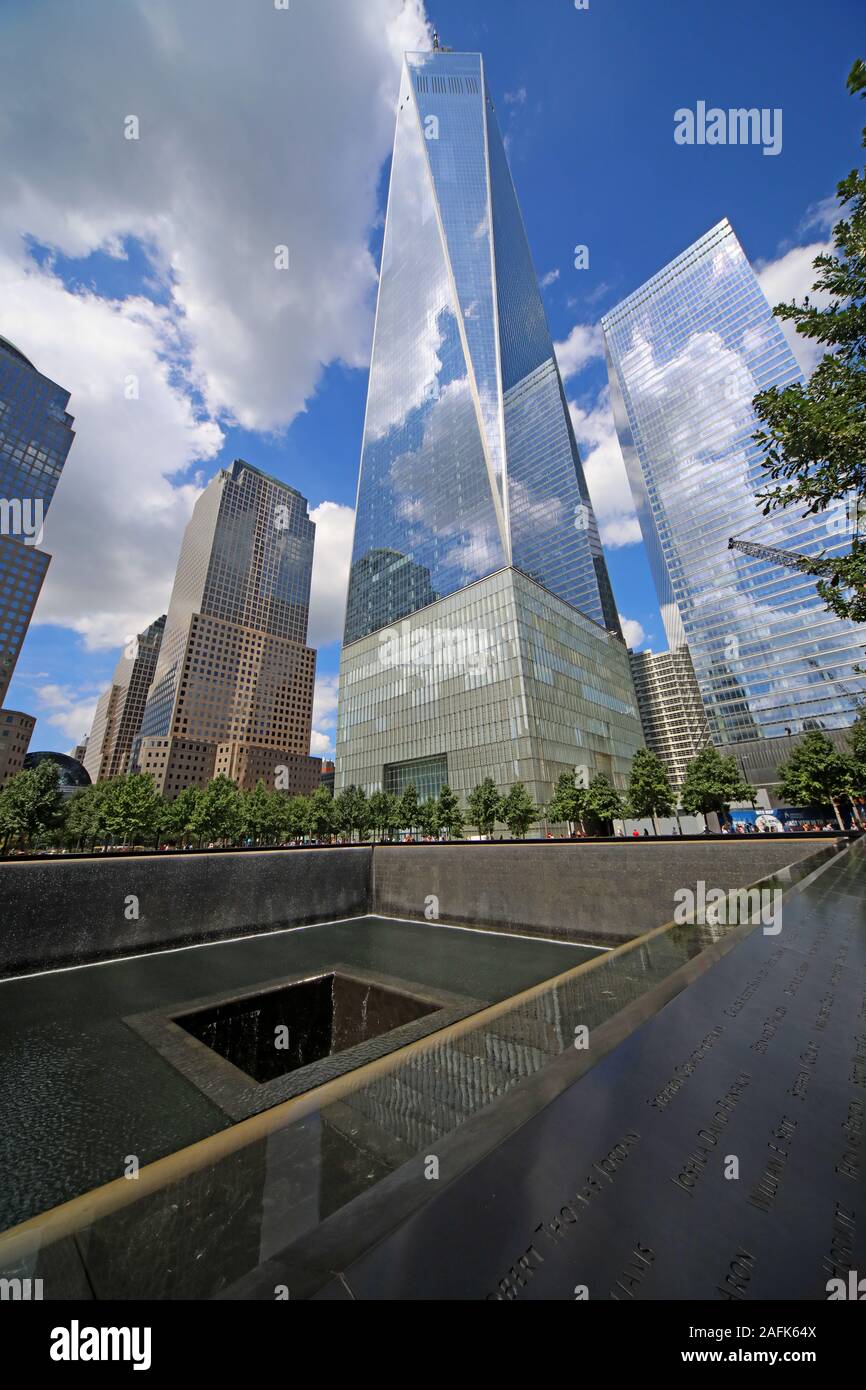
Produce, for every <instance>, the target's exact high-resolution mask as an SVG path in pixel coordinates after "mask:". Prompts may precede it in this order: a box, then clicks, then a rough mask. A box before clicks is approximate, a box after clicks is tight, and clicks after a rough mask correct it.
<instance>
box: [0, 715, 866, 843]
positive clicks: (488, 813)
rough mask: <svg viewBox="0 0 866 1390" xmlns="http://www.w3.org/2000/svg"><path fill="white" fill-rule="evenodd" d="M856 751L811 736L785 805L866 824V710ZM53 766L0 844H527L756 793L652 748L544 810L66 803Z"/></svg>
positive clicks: (271, 800) (318, 801)
mask: <svg viewBox="0 0 866 1390" xmlns="http://www.w3.org/2000/svg"><path fill="white" fill-rule="evenodd" d="M848 743H849V748H850V751H849V752H847V753H841V752H839V751H838V749H837V748H836V747H835V746H834V745H833V744H832V743H831V742H830V740H829V739H828V738H827V736H826V735H825V734H822V733H818V732H816V733H810V734H807V735H806V736H805V737H804V738H803V740H802V742H801V743H800V744H798V746H797V747H796V748H795V750H794V752H793V753H792V754H791V757H790V758H789V759H788V761H787V762H786V763H784V764H783V765H782V767H780V769H779V775H780V793H781V798H780V799H781V800H782V801H784V802H786V803H787V804H789V805H791V806H798V807H804V808H815V809H816V810H822V811H827V810H829V808H830V807H832V809H833V812H834V813H835V817H836V820H837V823H838V824H839V827H840V828H842V829H844V827H845V821H844V814H845V812H847V813H848V814H849V815H850V819H851V821H852V823H853V824H854V825H855V826H856V827H858V828H863V827H864V825H866V809H864V803H866V711H863V712H861V714H860V715H859V717H858V719H857V722H856V723H855V724H854V725H853V726H852V728H851V730H850V732H849V735H848ZM58 776H59V773H58V769H57V766H56V764H54V763H52V762H49V761H47V760H46V761H43V762H41V763H39V765H38V766H37V767H35V768H33V769H32V770H26V771H24V772H19V773H17V775H16V776H15V777H13V778H12V779H11V781H10V782H9V783H8V784H7V786H6V787H5V789H4V790H3V791H2V792H0V842H2V849H3V853H4V854H6V853H8V852H9V851H15V850H19V851H27V850H30V851H33V850H40V849H47V850H58V849H66V850H87V849H92V848H94V847H95V846H97V845H100V846H104V847H112V846H113V847H135V846H141V847H145V848H147V847H152V848H158V847H160V846H162V847H165V848H201V847H204V846H220V847H223V846H230V845H248V846H249V845H260V846H266V845H280V844H305V843H309V842H311V841H312V842H316V843H320V844H322V843H325V844H327V843H332V842H334V841H339V842H343V843H345V842H347V841H348V842H353V841H356V840H357V841H361V840H367V839H373V840H379V841H383V840H393V839H395V838H398V837H399V836H400V835H401V834H402V835H406V836H409V837H411V838H412V839H418V838H420V839H436V840H438V839H452V840H453V839H460V838H462V836H463V832H464V829H465V828H466V827H470V828H471V827H474V828H475V829H476V830H477V832H478V834H479V835H480V836H482V837H484V836H491V835H493V834H494V833H495V832H496V830H497V827H502V828H503V829H505V830H507V831H508V833H509V834H510V835H511V836H513V837H515V838H518V839H523V838H524V837H525V836H526V834H527V832H528V831H529V830H530V828H531V827H532V826H539V825H542V824H545V823H546V825H547V826H548V827H550V828H552V829H558V830H559V831H560V832H561V833H564V834H565V835H581V836H583V835H610V834H611V833H612V830H613V822H614V821H615V820H625V819H626V818H629V817H631V818H634V819H636V820H641V819H644V818H650V819H651V820H652V822H653V825H654V827H655V829H656V832H658V822H659V818H660V817H662V816H670V815H673V814H674V813H676V812H684V813H685V814H687V815H695V814H701V815H703V816H707V815H709V814H710V813H715V814H717V815H718V816H720V817H722V818H724V817H725V816H726V815H727V814H728V811H729V808H730V806H731V804H732V803H734V802H740V803H743V802H745V803H747V804H748V803H752V802H754V800H755V795H756V793H755V789H754V787H751V786H750V785H749V784H748V783H747V782H745V781H744V780H743V778H742V775H741V773H740V771H739V768H738V767H737V764H736V761H735V760H734V758H732V757H722V756H721V755H720V754H719V753H718V752H717V750H716V749H715V748H713V747H712V746H710V747H707V748H704V749H703V750H702V751H701V752H700V753H699V754H698V755H697V757H696V758H694V759H693V760H692V762H691V763H690V764H689V766H688V768H687V770H686V775H685V779H684V781H683V785H682V787H681V788H680V793H679V796H677V795H676V794H675V793H674V790H673V788H672V787H671V783H670V779H669V777H668V774H667V771H666V769H665V766H664V764H663V763H662V762H661V760H660V759H659V758H658V757H657V756H656V754H655V753H651V752H649V751H648V750H647V749H645V748H643V749H640V750H639V751H638V752H637V753H636V754H635V758H634V761H633V763H632V768H631V775H630V778H629V785H628V790H627V791H626V792H625V793H621V792H619V791H617V789H616V788H615V787H613V786H612V785H611V783H610V782H609V781H608V779H607V778H606V777H604V776H601V775H598V776H596V777H593V778H592V779H591V781H590V782H589V785H588V786H586V787H582V786H579V785H578V783H577V781H576V779H575V777H574V776H573V775H572V774H569V773H563V774H562V775H561V777H560V778H559V780H558V781H557V784H556V787H555V789H554V793H553V797H552V799H551V800H550V802H548V804H547V805H546V806H536V805H535V803H534V802H533V800H532V798H531V797H530V795H529V793H528V792H527V790H526V788H525V787H524V785H523V783H522V782H515V783H514V785H513V786H512V787H511V789H510V790H509V791H508V792H507V793H506V794H503V793H501V792H500V791H499V790H498V789H497V787H496V785H495V784H494V782H493V781H492V779H491V778H489V777H486V778H485V779H484V780H483V781H482V782H481V783H480V785H479V786H477V787H476V788H475V789H474V791H472V793H471V794H470V796H469V797H468V800H467V806H466V809H465V810H463V808H462V807H461V806H460V803H459V800H458V797H457V796H456V794H455V793H454V792H453V791H452V790H451V788H450V787H447V786H445V787H443V788H442V790H441V791H440V793H439V795H438V797H435V798H431V799H428V800H426V801H421V800H419V797H418V794H417V792H416V790H415V787H414V786H408V787H407V788H406V790H405V791H404V793H403V795H402V796H400V797H397V796H394V795H392V794H391V793H390V792H383V791H377V792H373V794H372V795H371V796H367V795H366V794H365V792H364V791H363V789H362V788H361V787H347V788H346V790H345V791H343V792H341V793H340V794H339V796H337V797H333V796H332V795H331V793H330V792H329V791H327V790H326V789H324V788H320V789H319V790H318V791H316V792H314V793H313V795H312V796H289V795H288V794H287V793H286V792H280V791H271V790H270V789H269V788H268V787H266V786H265V784H264V783H263V782H259V783H258V785H257V786H256V788H255V789H254V790H253V791H250V792H241V791H239V790H238V788H237V787H236V786H235V784H234V782H232V781H230V780H229V779H228V778H227V777H217V778H215V779H214V780H213V781H212V782H210V783H208V785H207V786H206V787H203V788H200V787H187V788H186V789H185V790H184V791H182V792H181V793H180V794H179V795H178V796H177V797H176V798H175V799H174V800H173V801H167V800H165V799H164V798H163V797H162V796H160V794H159V793H158V792H157V791H156V789H155V788H154V785H153V782H152V781H151V779H150V777H149V776H148V775H147V774H145V773H131V774H129V775H128V776H123V777H116V778H113V779H111V780H110V781H105V782H97V783H96V785H95V786H92V787H85V788H82V789H81V790H80V791H77V792H75V793H74V794H73V795H72V796H70V797H66V796H64V794H63V793H62V792H61V790H60V787H59V784H58Z"/></svg>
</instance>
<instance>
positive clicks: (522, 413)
mask: <svg viewBox="0 0 866 1390" xmlns="http://www.w3.org/2000/svg"><path fill="white" fill-rule="evenodd" d="M640 741H641V736H640V726H639V723H638V718H637V710H636V705H635V698H634V691H633V688H632V683H631V676H630V673H629V665H628V657H627V653H626V649H625V646H624V644H623V642H622V639H621V634H620V629H619V620H618V617H617V612H616V606H615V604H614V601H613V594H612V592H611V587H610V582H609V580H608V575H607V569H606V566H605V562H604V557H603V554H602V550H601V543H600V540H599V535H598V527H597V524H596V520H595V516H594V513H593V510H592V505H591V502H590V499H589V493H588V491H587V487H586V482H585V479H584V475H583V469H582V466H581V462H580V458H579V455H578V452H577V446H576V443H575V439H574V434H573V431H572V427H571V421H570V418H569V414H568V408H567V405H566V401H565V395H564V392H563V388H562V382H561V379H560V375H559V370H558V368H557V364H556V359H555V356H554V352H553V346H552V343H551V338H550V333H549V331H548V327H547V321H546V317H545V313H544V307H543V305H542V302H541V296H540V293H539V289H538V283H537V279H536V275H535V271H534V269H533V265H532V258H531V255H530V251H529V246H528V242H527V239H526V233H525V231H524V227H523V222H522V218H521V215H520V209H519V207H518V203H517V197H516V194H515V191H514V185H513V183H512V180H511V175H510V172H509V169H508V164H507V160H506V157H505V151H504V148H503V144H502V138H501V136H500V133H499V129H498V127H497V123H496V117H495V114H494V110H493V103H492V100H491V97H490V93H489V90H488V87H487V83H486V79H485V75H484V66H483V61H482V58H481V56H480V54H477V53H451V52H449V51H447V50H443V49H440V48H438V47H437V48H434V50H433V51H432V52H429V53H409V54H407V55H406V58H405V63H404V67H403V74H402V80H401V86H400V94H399V101H398V112H397V130H396V137H395V143H394V156H393V162H392V168H391V184H390V190H389V197H388V212H387V219H386V225H385V236H384V244H383V250H382V265H381V273H380V281H379V299H378V305H377V312H376V327H375V334H374V343H373V356H372V363H371V368H370V381H369V387H368V396H367V411H366V419H365V425H364V437H363V445H362V455H361V469H360V479H359V487H358V503H357V514H356V522H355V539H354V547H353V553H352V567H351V574H350V579H349V593H348V603H347V617H346V632H345V644H344V649H343V655H342V660H341V669H340V698H339V711H338V729H337V778H336V785H337V789H338V790H339V789H340V788H342V787H345V786H346V785H349V784H350V783H356V784H358V785H361V786H364V787H365V788H367V789H368V790H373V789H374V788H376V787H380V786H384V787H385V788H386V789H388V790H393V791H400V790H401V789H402V788H403V787H404V786H405V785H406V784H407V783H409V782H413V783H414V784H415V785H416V787H417V788H418V789H419V791H421V792H422V793H424V794H426V795H432V794H434V793H435V792H436V791H437V790H438V787H439V786H441V785H442V783H443V782H445V781H446V780H447V781H448V782H449V783H450V784H451V785H452V786H453V787H454V788H455V790H457V791H459V792H461V793H463V794H464V795H465V794H466V793H467V792H468V791H469V790H471V788H472V787H473V786H474V785H475V784H476V782H478V781H480V780H481V779H482V778H483V777H484V776H486V775H491V776H492V777H493V778H494V780H495V781H496V782H497V783H498V784H499V785H500V786H501V787H503V788H504V787H507V786H508V785H510V784H511V783H513V782H514V781H516V780H518V779H520V780H522V781H524V782H525V783H526V784H527V786H528V787H529V790H530V792H531V793H532V794H533V795H535V796H536V797H537V798H542V799H547V797H548V796H549V794H550V790H551V788H552V786H553V783H554V782H555V780H556V777H557V775H558V774H559V773H560V772H561V771H563V770H567V769H569V768H572V769H573V768H574V767H587V768H588V769H589V771H590V773H592V772H593V771H601V772H605V773H606V774H608V775H609V776H611V778H612V779H613V780H614V781H617V782H619V783H621V782H622V781H623V779H624V777H625V775H626V772H627V769H628V765H629V762H630V759H631V755H632V753H633V751H634V748H635V746H637V745H638V744H639V743H640Z"/></svg>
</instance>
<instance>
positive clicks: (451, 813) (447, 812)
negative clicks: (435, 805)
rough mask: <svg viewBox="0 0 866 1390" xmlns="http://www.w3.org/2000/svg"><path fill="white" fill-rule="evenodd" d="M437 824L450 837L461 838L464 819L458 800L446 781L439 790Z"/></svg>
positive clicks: (453, 838)
mask: <svg viewBox="0 0 866 1390" xmlns="http://www.w3.org/2000/svg"><path fill="white" fill-rule="evenodd" d="M439 824H440V826H441V828H442V829H443V830H444V831H445V833H446V835H448V837H449V838H450V839H452V840H461V839H462V838H463V826H464V824H465V820H464V816H463V812H462V811H461V809H460V800H459V798H458V796H457V794H456V792H453V791H452V790H451V788H450V787H449V786H448V783H447V782H446V783H444V785H443V786H442V789H441V790H440V792H439Z"/></svg>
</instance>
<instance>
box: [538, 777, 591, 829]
mask: <svg viewBox="0 0 866 1390" xmlns="http://www.w3.org/2000/svg"><path fill="white" fill-rule="evenodd" d="M586 813H587V812H586V788H585V787H579V786H578V785H577V783H576V782H575V779H574V774H573V773H571V772H561V773H560V774H559V776H558V777H557V779H556V786H555V788H554V791H553V798H552V800H551V801H550V803H549V804H548V806H547V809H546V811H545V815H546V816H547V819H548V820H549V821H551V822H552V824H553V825H565V826H567V828H568V833H569V834H571V832H572V830H573V828H574V826H576V825H578V826H580V829H581V831H583V829H584V818H585V816H586Z"/></svg>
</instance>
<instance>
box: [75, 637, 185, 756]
mask: <svg viewBox="0 0 866 1390" xmlns="http://www.w3.org/2000/svg"><path fill="white" fill-rule="evenodd" d="M164 631H165V614H164V613H163V615H162V616H161V617H159V618H157V619H156V620H155V622H152V623H151V624H150V625H149V627H147V628H145V630H144V632H140V633H139V634H138V636H137V637H136V638H135V639H134V640H133V641H131V642H129V643H128V644H127V646H126V647H125V648H124V650H123V653H122V654H121V657H120V660H119V661H118V663H117V666H116V667H115V670H114V675H113V677H112V680H111V685H110V686H109V687H108V689H107V690H104V691H103V692H102V694H101V695H100V697H99V699H98V701H97V703H96V711H95V713H94V715H93V724H92V726H91V729H90V735H89V737H88V739H87V746H86V748H85V751H84V757H83V758H82V762H83V764H84V767H85V768H86V769H87V771H88V773H89V774H90V780H91V782H103V781H106V780H107V779H108V778H110V777H118V776H121V775H122V774H123V773H125V772H127V771H128V770H129V758H130V754H131V752H132V746H133V743H134V742H135V740H136V738H137V737H138V731H139V729H140V728H141V721H142V718H143V716H144V707H145V704H146V702H147V693H148V691H149V689H150V683H151V681H152V680H153V673H154V671H155V670H156V663H157V661H158V659H159V649H160V646H161V644H162V634H163V632H164Z"/></svg>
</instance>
